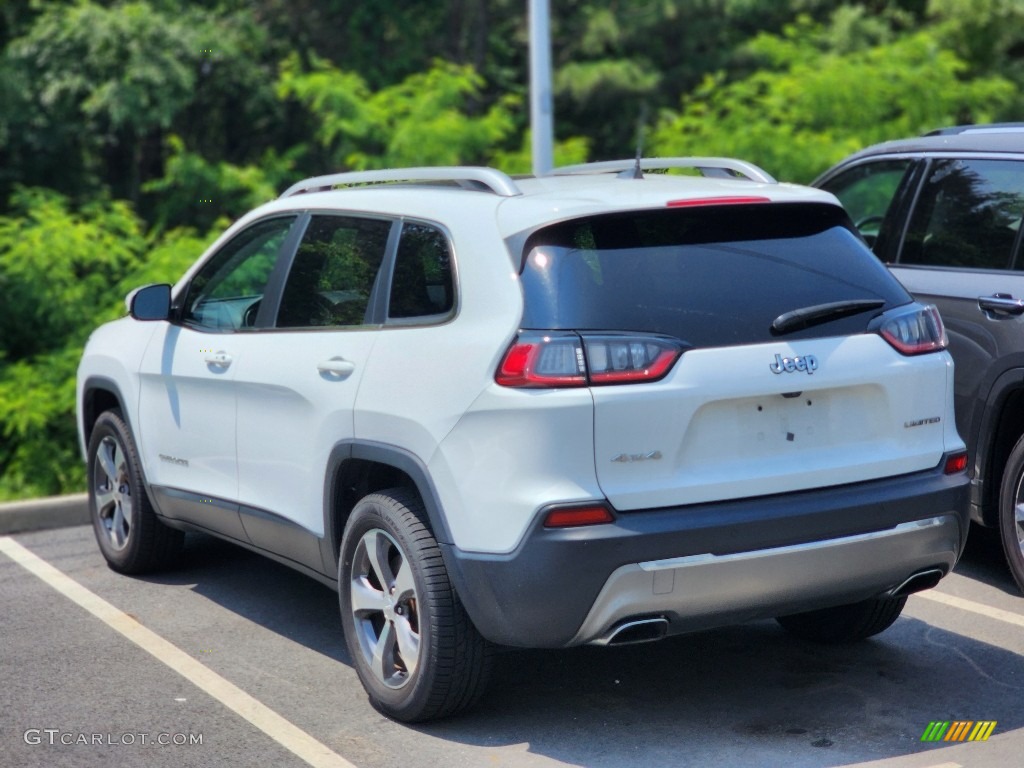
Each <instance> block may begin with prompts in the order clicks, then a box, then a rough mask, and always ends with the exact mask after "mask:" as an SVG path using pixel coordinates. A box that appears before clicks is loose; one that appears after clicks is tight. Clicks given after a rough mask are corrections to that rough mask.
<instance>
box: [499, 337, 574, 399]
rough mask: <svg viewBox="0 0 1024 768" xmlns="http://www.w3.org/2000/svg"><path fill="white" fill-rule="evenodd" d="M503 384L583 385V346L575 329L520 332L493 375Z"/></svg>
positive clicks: (525, 385)
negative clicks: (557, 332) (543, 332)
mask: <svg viewBox="0 0 1024 768" xmlns="http://www.w3.org/2000/svg"><path fill="white" fill-rule="evenodd" d="M494 380H495V381H496V382H498V383H499V384H501V385H502V386H504V387H583V386H586V384H587V377H586V365H585V364H584V362H583V346H582V342H581V341H580V337H579V336H577V335H576V334H575V333H566V334H521V335H520V336H519V338H518V339H516V341H515V343H514V344H513V345H512V346H511V347H509V350H508V352H506V353H505V358H504V359H503V360H502V361H501V365H500V366H499V367H498V372H497V373H496V374H495V375H494Z"/></svg>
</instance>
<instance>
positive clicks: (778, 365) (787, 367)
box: [768, 355, 818, 376]
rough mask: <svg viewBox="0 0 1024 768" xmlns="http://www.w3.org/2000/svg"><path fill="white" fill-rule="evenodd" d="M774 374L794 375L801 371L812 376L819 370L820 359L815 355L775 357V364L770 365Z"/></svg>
mask: <svg viewBox="0 0 1024 768" xmlns="http://www.w3.org/2000/svg"><path fill="white" fill-rule="evenodd" d="M768 368H769V370H771V372H772V373H794V372H796V371H800V372H801V373H806V374H807V375H808V376H810V375H811V374H812V373H814V372H815V371H816V370H818V358H816V357H815V356H814V355H803V356H801V355H797V356H796V357H783V356H782V355H776V356H775V362H774V363H769V364H768Z"/></svg>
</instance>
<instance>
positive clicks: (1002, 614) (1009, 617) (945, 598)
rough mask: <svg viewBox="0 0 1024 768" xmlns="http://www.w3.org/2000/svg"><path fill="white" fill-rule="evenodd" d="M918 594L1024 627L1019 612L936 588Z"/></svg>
mask: <svg viewBox="0 0 1024 768" xmlns="http://www.w3.org/2000/svg"><path fill="white" fill-rule="evenodd" d="M916 596H917V597H923V598H924V599H925V600H931V601H932V602H934V603H942V604H943V605H948V606H950V607H951V608H959V609H960V610H961V611H970V612H971V613H976V614H978V615H979V616H987V617H988V618H990V619H995V620H996V621H1005V622H1006V623H1007V624H1013V625H1015V626H1018V627H1024V616H1021V615H1020V614H1019V613H1012V612H1011V611H1004V610H1003V609H1001V608H993V607H992V606H989V605H984V604H983V603H976V602H974V601H973V600H965V599H964V598H962V597H954V596H953V595H947V594H944V593H942V592H936V591H934V590H929V591H927V592H918V593H917V595H916Z"/></svg>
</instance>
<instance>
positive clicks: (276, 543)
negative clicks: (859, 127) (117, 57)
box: [77, 158, 968, 721]
mask: <svg viewBox="0 0 1024 768" xmlns="http://www.w3.org/2000/svg"><path fill="white" fill-rule="evenodd" d="M668 168H690V169H697V170H699V171H700V172H701V173H702V176H698V175H692V174H691V175H685V174H674V173H654V172H653V171H657V170H664V169H668ZM128 309H129V316H128V317H125V318H123V319H120V320H117V321H115V322H112V323H109V324H107V325H105V326H103V327H102V328H100V329H98V330H97V331H96V332H95V333H93V335H92V337H91V338H90V340H89V343H88V345H87V347H86V349H85V352H84V356H83V359H82V362H81V366H80V368H79V374H78V392H77V397H78V408H79V429H80V433H81V443H82V449H83V452H84V455H85V456H86V457H87V462H88V478H89V493H90V505H91V508H92V519H93V524H94V527H95V531H96V536H97V539H98V541H99V546H100V549H101V551H102V553H103V555H104V557H105V558H106V559H107V561H108V562H109V564H110V566H111V567H112V568H114V569H115V570H117V571H121V572H125V573H138V572H142V571H146V570H151V569H155V568H162V567H167V566H168V565H170V564H171V563H173V561H174V558H175V556H176V554H177V553H178V551H179V549H180V548H181V546H182V540H183V532H184V531H201V532H205V533H212V534H214V535H217V536H220V537H223V538H226V539H228V540H230V541H233V542H237V543H239V544H241V545H243V546H245V547H248V548H250V549H253V550H255V551H257V552H260V553H262V554H265V555H267V556H269V557H271V558H273V559H275V560H278V561H280V562H282V563H285V564H287V565H289V566H292V567H294V568H296V569H298V570H300V571H302V572H303V573H306V574H308V575H310V576H312V577H314V578H316V579H318V580H320V581H322V582H323V583H325V584H327V585H329V586H331V587H332V588H335V589H336V590H337V591H338V594H339V596H340V604H341V616H342V623H343V628H344V634H345V641H346V642H347V644H348V648H349V651H350V653H351V656H352V659H353V663H354V665H355V668H356V670H357V672H358V674H359V676H360V678H361V680H362V682H363V684H364V685H365V687H366V690H367V691H368V693H369V696H370V699H371V701H372V702H373V703H374V705H375V706H376V707H378V708H379V709H380V710H381V711H382V712H384V713H386V714H387V715H389V716H391V717H394V718H397V719H399V720H404V721H416V720H426V719H430V718H436V717H441V716H444V715H448V714H451V713H453V712H456V711H458V710H460V709H463V708H465V707H466V706H468V705H470V704H471V703H472V702H474V701H475V700H476V699H477V697H478V696H479V695H480V693H481V692H482V691H483V688H484V685H485V683H486V679H487V676H488V671H489V669H490V665H491V660H492V656H493V651H494V649H495V648H498V647H501V646H520V647H536V648H541V647H543V648H560V647H568V646H574V645H580V644H584V643H591V644H598V645H608V644H616V643H626V642H639V641H646V640H654V639H657V638H660V637H662V636H665V635H670V634H676V633H680V632H687V631H691V630H696V629H701V628H705V627H712V626H716V625H721V624H726V623H732V622H739V621H745V620H748V619H757V618H764V617H778V619H779V622H780V623H781V624H782V626H783V627H785V628H786V629H788V630H791V631H793V632H796V633H797V634H800V635H802V636H804V637H810V638H813V639H817V640H822V641H831V642H836V641H847V640H856V639H860V638H864V637H867V636H869V635H873V634H875V633H877V632H880V631H882V630H883V629H885V628H886V627H888V626H889V625H890V624H892V622H893V621H895V620H896V618H897V616H898V615H899V613H900V611H901V609H902V607H903V604H904V602H905V601H906V595H907V594H909V593H911V592H913V591H916V590H919V589H925V588H927V587H931V586H934V585H935V584H936V583H937V582H938V580H939V579H940V578H942V577H943V576H944V575H945V574H947V573H948V572H949V571H950V569H952V567H953V566H954V564H955V563H956V561H957V558H958V556H959V554H960V552H961V549H962V547H963V544H964V540H965V537H966V535H967V507H968V498H967V482H968V480H967V474H966V473H965V471H964V470H965V467H966V463H967V455H966V453H965V451H964V444H963V442H962V441H961V440H960V438H959V436H958V435H957V432H956V429H955V426H954V420H953V409H952V381H953V377H952V362H951V359H950V357H949V354H948V353H947V352H946V351H945V347H946V336H945V332H944V330H943V326H942V322H941V320H940V318H939V315H938V313H937V312H936V311H935V309H934V308H933V307H929V306H925V305H922V304H919V303H917V302H915V301H914V300H913V299H912V298H911V297H910V296H909V295H908V294H907V292H906V291H905V290H904V289H903V288H902V287H900V285H899V284H898V283H897V282H896V280H895V279H894V278H893V277H892V276H891V275H890V274H889V273H888V272H887V271H886V269H885V268H884V267H883V266H882V265H881V264H880V263H879V262H878V261H877V259H875V258H874V256H872V254H871V252H870V251H869V250H868V249H867V248H866V247H865V245H864V243H863V242H862V240H861V239H860V237H859V236H858V234H857V232H856V230H855V229H854V227H853V225H852V224H851V223H850V221H849V219H848V218H847V215H846V213H845V212H844V211H843V209H842V208H841V207H840V206H839V204H838V203H837V201H836V199H835V198H834V197H833V196H832V195H830V194H828V193H825V192H821V191H817V190H812V189H808V188H804V187H797V186H792V185H788V184H778V183H776V182H775V181H774V180H773V179H772V178H771V177H770V176H769V175H768V174H766V173H765V172H764V171H762V170H760V169H758V168H757V167H756V166H752V165H750V164H748V163H744V162H742V161H736V160H724V159H721V158H670V159H646V160H637V161H622V162H612V163H595V164H589V165H584V166H576V167H572V168H563V169H558V170H556V171H554V172H553V173H552V174H550V175H546V176H543V177H539V178H522V179H513V178H511V177H509V176H507V175H505V174H504V173H501V172H500V171H496V170H493V169H488V168H413V169H406V170H392V171H379V172H363V173H352V174H337V175H334V176H325V177H318V178H313V179H308V180H306V181H303V182H301V183H299V184H297V185H295V186H294V187H292V188H291V189H289V190H288V191H287V192H285V193H284V195H282V196H281V198H280V199H278V200H276V201H274V202H271V203H268V204H267V205H264V206H262V207H260V208H258V209H256V210H255V211H253V212H251V213H249V214H248V215H246V216H244V217H243V218H242V219H241V220H239V221H238V222H237V223H236V224H234V225H233V226H232V227H231V228H230V229H229V230H228V231H227V232H225V233H224V235H223V236H222V237H221V238H220V239H219V240H217V242H216V243H214V244H213V246H212V247H211V248H210V249H209V251H207V253H205V254H204V255H203V256H202V257H201V258H200V259H199V260H198V261H197V262H196V264H195V266H193V267H192V268H191V269H190V270H189V271H188V272H187V273H186V274H185V276H184V277H182V278H181V280H180V281H179V282H178V283H177V284H176V285H175V286H174V287H173V288H172V287H171V286H167V285H151V286H146V287H144V288H141V289H138V290H137V291H135V292H133V293H132V294H130V295H129V297H128Z"/></svg>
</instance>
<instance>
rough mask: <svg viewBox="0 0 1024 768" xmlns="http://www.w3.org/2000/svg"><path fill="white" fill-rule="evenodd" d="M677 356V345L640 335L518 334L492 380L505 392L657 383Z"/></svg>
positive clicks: (672, 341)
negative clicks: (515, 389)
mask: <svg viewBox="0 0 1024 768" xmlns="http://www.w3.org/2000/svg"><path fill="white" fill-rule="evenodd" d="M682 353H683V348H682V346H681V345H680V344H679V342H677V341H674V340H672V339H666V338H662V337H659V336H645V335H640V334H636V335H634V334H587V333H583V334H576V333H546V334H545V333H536V332H524V333H521V334H520V335H519V338H517V339H516V341H515V343H513V344H512V346H511V347H509V350H508V352H506V353H505V357H504V359H503V360H502V361H501V365H499V367H498V371H497V373H496V374H495V375H494V380H495V381H496V382H498V383H499V384H501V385H502V386H505V387H582V386H586V385H588V384H590V385H602V384H635V383H639V382H645V381H657V380H658V379H660V378H662V377H663V376H665V374H667V373H668V372H669V371H670V370H671V369H672V366H673V365H674V364H675V362H676V360H678V359H679V356H680V355H681V354H682Z"/></svg>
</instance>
